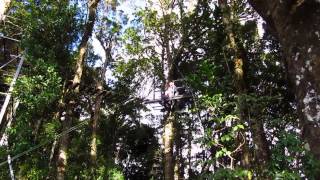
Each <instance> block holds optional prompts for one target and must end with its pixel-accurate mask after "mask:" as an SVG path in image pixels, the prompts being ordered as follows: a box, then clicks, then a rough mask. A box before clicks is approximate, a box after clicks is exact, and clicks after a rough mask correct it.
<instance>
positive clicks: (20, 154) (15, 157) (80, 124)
mask: <svg viewBox="0 0 320 180" xmlns="http://www.w3.org/2000/svg"><path fill="white" fill-rule="evenodd" d="M88 120H89V119H87V120H84V121H82V122H81V123H79V124H78V125H75V126H73V127H71V128H70V129H68V130H66V131H63V132H61V133H60V134H58V135H56V136H55V137H54V138H53V139H49V140H46V141H44V142H42V143H40V144H38V145H36V146H34V147H32V148H30V149H28V150H26V151H24V152H21V153H19V154H17V155H15V156H13V157H12V158H11V162H13V161H14V160H16V159H18V158H20V157H21V156H24V155H26V154H28V153H29V152H31V151H34V150H36V149H38V148H40V147H42V146H44V145H46V144H49V143H50V142H52V141H53V140H55V139H58V138H60V137H61V136H63V135H66V134H68V133H70V132H72V131H74V130H76V129H78V128H79V127H81V126H82V125H84V124H86V122H87V121H88ZM7 163H8V160H6V161H3V162H2V163H0V167H1V166H3V165H5V164H7Z"/></svg>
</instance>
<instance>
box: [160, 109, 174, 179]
mask: <svg viewBox="0 0 320 180" xmlns="http://www.w3.org/2000/svg"><path fill="white" fill-rule="evenodd" d="M173 121H174V116H173V112H168V114H167V117H166V119H165V125H164V132H163V144H164V179H165V180H173V179H174V158H173V141H174V126H173V124H174V123H173Z"/></svg>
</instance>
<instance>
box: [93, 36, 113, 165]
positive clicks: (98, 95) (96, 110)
mask: <svg viewBox="0 0 320 180" xmlns="http://www.w3.org/2000/svg"><path fill="white" fill-rule="evenodd" d="M98 39H99V37H98ZM99 42H100V44H101V46H102V47H103V49H104V51H105V54H106V59H105V62H104V64H103V66H102V69H101V72H100V73H99V77H98V79H97V82H96V90H97V93H96V99H95V105H94V112H93V117H92V118H91V133H92V134H91V143H90V148H91V149H90V157H91V164H92V168H95V166H96V164H97V130H98V121H99V118H100V112H101V111H100V109H101V103H102V98H103V94H104V88H103V84H104V80H105V74H106V71H107V65H108V63H109V62H110V61H111V59H110V58H111V48H112V47H111V44H112V42H108V43H106V44H108V47H106V46H105V45H104V43H103V42H102V40H101V39H99Z"/></svg>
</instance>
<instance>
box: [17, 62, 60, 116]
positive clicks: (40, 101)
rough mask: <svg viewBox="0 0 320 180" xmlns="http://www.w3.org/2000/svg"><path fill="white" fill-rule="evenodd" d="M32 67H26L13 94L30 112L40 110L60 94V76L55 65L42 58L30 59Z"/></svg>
mask: <svg viewBox="0 0 320 180" xmlns="http://www.w3.org/2000/svg"><path fill="white" fill-rule="evenodd" d="M32 62H33V63H32V64H33V65H32V68H30V69H26V71H24V72H23V73H24V74H25V75H24V76H23V77H21V78H19V79H18V81H17V83H16V86H15V91H14V95H15V96H16V97H17V98H19V100H20V102H21V104H22V105H24V106H26V107H27V108H28V109H29V111H30V112H32V111H40V110H41V109H43V107H46V106H48V105H50V104H51V103H52V102H54V101H56V100H57V99H58V98H59V97H60V94H61V84H62V83H61V81H62V80H61V77H60V76H59V75H58V72H57V70H56V67H55V66H53V65H50V64H48V63H46V62H45V61H44V60H42V59H37V60H34V61H32Z"/></svg>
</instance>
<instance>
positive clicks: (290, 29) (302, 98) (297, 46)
mask: <svg viewBox="0 0 320 180" xmlns="http://www.w3.org/2000/svg"><path fill="white" fill-rule="evenodd" d="M249 2H250V4H251V5H252V6H253V8H254V9H255V10H256V11H257V12H258V13H259V14H260V15H261V16H262V18H263V19H264V20H265V21H266V22H267V25H268V26H269V28H270V29H271V30H272V32H274V35H275V36H276V37H277V38H278V40H279V41H280V44H281V45H282V49H283V51H284V54H285V59H286V64H287V68H288V69H287V72H288V76H289V78H290V81H291V83H292V86H293V87H294V94H295V98H296V102H297V111H298V115H299V122H300V124H301V128H302V136H303V138H304V139H305V141H306V143H308V145H309V147H310V151H311V152H312V153H313V155H314V156H315V157H316V158H317V159H318V160H320V138H319V137H320V128H319V125H320V46H319V45H320V2H319V1H316V0H308V1H307V0H299V1H298V0H272V1H265V0H249ZM318 177H320V173H318Z"/></svg>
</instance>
